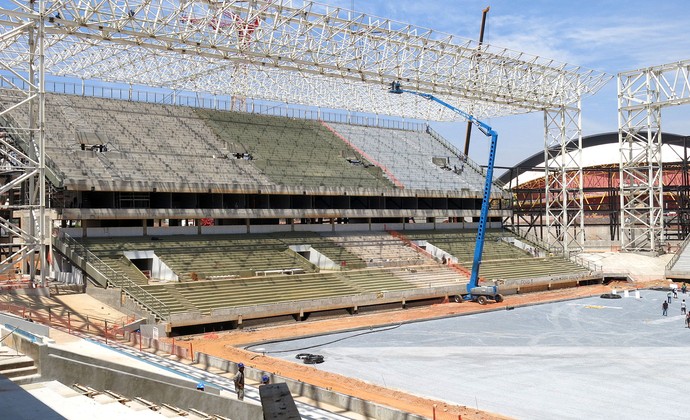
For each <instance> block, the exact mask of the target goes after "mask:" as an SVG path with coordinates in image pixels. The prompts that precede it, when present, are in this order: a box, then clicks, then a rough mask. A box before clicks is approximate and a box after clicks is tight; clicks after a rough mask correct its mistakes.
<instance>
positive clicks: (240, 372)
mask: <svg viewBox="0 0 690 420" xmlns="http://www.w3.org/2000/svg"><path fill="white" fill-rule="evenodd" d="M232 380H233V382H234V383H235V392H237V399H238V400H240V401H242V400H244V363H239V364H238V365H237V373H236V374H235V377H234V378H233V379H232Z"/></svg>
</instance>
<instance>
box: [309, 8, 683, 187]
mask: <svg viewBox="0 0 690 420" xmlns="http://www.w3.org/2000/svg"><path fill="white" fill-rule="evenodd" d="M320 2H321V3H325V4H329V5H334V6H341V7H344V8H348V9H350V8H352V5H353V4H354V10H356V11H359V12H364V13H366V14H368V15H375V16H382V17H386V18H389V19H393V20H397V21H401V22H406V23H410V24H413V25H415V26H418V27H423V28H430V29H434V30H436V31H440V32H445V33H448V34H453V35H457V36H460V37H463V38H470V39H477V38H478V37H479V27H480V23H481V17H482V10H483V9H484V8H486V6H490V7H491V10H490V11H489V14H488V18H487V24H486V31H485V34H484V42H485V43H489V44H492V45H496V46H500V47H505V48H509V49H512V50H516V51H523V52H526V53H530V54H534V55H538V56H541V57H545V58H550V59H554V60H557V61H560V62H565V63H568V64H572V65H577V66H582V67H585V68H588V69H594V70H598V71H603V72H606V73H608V74H611V75H613V76H615V75H617V74H618V73H619V72H622V71H628V70H635V69H640V68H644V67H649V66H656V65H660V64H666V63H672V62H675V61H680V60H687V59H690V36H688V27H689V26H690V1H687V0H656V1H649V0H647V1H641V0H625V1H623V0H596V1H595V0H579V1H574V0H552V1H550V0H530V1H525V0H492V1H489V0H454V1H453V0H432V1H420V0H416V1H413V0H395V1H389V0H378V1H362V0H354V1H352V0H325V1H324V0H322V1H320ZM616 97H617V92H616V79H615V78H614V79H613V80H611V82H609V83H608V85H606V86H605V87H604V88H603V89H602V90H600V91H599V92H598V93H597V94H596V95H594V96H590V97H585V98H584V99H583V103H582V129H583V135H585V136H586V135H591V134H598V133H603V132H611V131H617V130H618V123H617V121H618V113H617V106H618V105H617V99H616ZM486 122H487V123H488V124H490V125H492V126H493V127H494V128H495V129H496V130H497V131H498V133H499V144H498V151H497V157H496V164H497V165H499V166H512V165H515V164H517V163H519V162H520V161H521V160H523V159H525V158H527V157H529V156H531V155H532V154H534V153H535V152H538V151H540V150H543V147H544V138H543V130H544V129H543V114H542V113H532V114H527V115H521V116H510V117H503V118H495V119H492V120H489V121H486ZM432 126H433V127H434V128H436V129H437V130H438V131H439V132H440V133H442V134H443V135H444V136H445V137H446V138H448V139H449V140H450V141H452V142H453V143H454V144H455V145H456V146H458V147H459V148H460V149H461V150H462V148H464V142H465V124H464V123H452V124H450V123H449V124H437V123H434V124H432ZM662 128H663V130H664V131H666V132H672V133H677V134H686V135H690V105H685V106H679V107H673V108H667V109H664V110H663V112H662ZM487 156H488V144H487V142H486V141H485V140H484V137H483V136H482V135H481V134H480V133H478V132H476V131H475V132H473V134H472V147H471V149H470V157H471V158H472V159H474V160H476V161H477V162H478V163H480V164H485V163H486V161H487ZM498 173H499V174H500V173H502V171H498Z"/></svg>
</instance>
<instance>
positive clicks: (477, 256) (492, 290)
mask: <svg viewBox="0 0 690 420" xmlns="http://www.w3.org/2000/svg"><path fill="white" fill-rule="evenodd" d="M389 92H390V93H395V94H401V93H411V94H413V95H417V96H421V97H422V98H424V99H427V100H430V101H434V102H436V103H438V104H440V105H443V106H444V107H446V108H448V109H450V110H452V111H453V112H456V113H458V114H460V115H461V116H462V117H463V118H465V119H466V120H467V121H468V122H470V123H472V124H474V125H475V126H477V128H478V129H479V131H481V132H482V133H484V135H486V136H487V137H489V138H491V145H490V149H489V162H488V164H487V166H486V181H485V183H484V193H483V196H482V209H481V213H480V215H479V227H478V229H477V241H476V243H475V247H474V258H473V260H472V272H471V274H470V281H469V283H468V284H467V292H466V294H464V295H463V297H464V298H465V299H467V300H475V299H476V300H478V301H479V302H480V303H482V302H485V301H486V299H478V297H479V296H483V297H491V298H492V299H495V300H496V301H497V302H500V301H501V300H502V299H503V298H502V297H501V295H499V294H498V290H497V288H496V286H483V287H479V267H480V266H481V263H482V253H483V252H484V236H485V234H486V222H487V219H488V216H489V203H490V201H491V185H492V183H493V173H494V162H495V160H496V144H497V143H498V133H497V132H496V131H494V130H493V129H492V128H491V126H489V125H488V124H486V123H484V122H482V121H480V120H478V119H477V118H475V117H474V116H473V115H471V114H469V113H467V112H465V111H463V110H461V109H458V108H456V107H454V106H453V105H451V104H449V103H447V102H445V101H443V100H441V99H439V98H437V97H435V96H434V95H431V94H429V93H423V92H416V91H413V90H407V89H402V87H401V85H400V83H399V82H392V83H391V87H390V90H389Z"/></svg>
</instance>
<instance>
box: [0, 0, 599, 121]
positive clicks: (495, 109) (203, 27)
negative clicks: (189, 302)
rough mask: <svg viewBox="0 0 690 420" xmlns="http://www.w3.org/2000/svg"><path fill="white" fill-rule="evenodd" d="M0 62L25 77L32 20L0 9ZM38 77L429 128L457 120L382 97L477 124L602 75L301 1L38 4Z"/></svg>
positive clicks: (576, 92) (32, 15) (554, 98)
mask: <svg viewBox="0 0 690 420" xmlns="http://www.w3.org/2000/svg"><path fill="white" fill-rule="evenodd" d="M2 3H5V5H4V6H3V7H6V8H4V9H0V28H2V29H0V33H2V35H0V57H1V59H2V61H3V62H4V63H6V64H7V65H8V66H9V67H12V68H14V69H16V70H18V71H24V72H28V69H27V62H28V60H27V54H28V53H29V45H28V44H29V42H28V41H29V36H28V29H29V28H30V27H32V26H34V25H35V24H36V23H37V22H38V21H39V20H40V19H41V15H40V13H39V12H37V11H32V10H31V7H30V4H29V3H28V2H20V1H12V2H10V1H2V2H0V4H2ZM45 15H46V16H47V17H48V19H47V21H46V24H45V41H46V44H45V46H46V48H45V55H46V61H45V66H46V67H45V71H46V72H47V74H50V75H55V76H67V77H76V78H80V79H87V80H93V79H95V80H102V81H106V82H112V83H124V84H138V85H143V86H155V87H164V88H169V89H172V90H184V91H192V92H210V93H214V94H220V95H232V96H236V97H248V98H254V99H263V100H269V101H277V102H284V103H290V104H303V105H312V106H320V107H326V108H335V109H346V110H349V111H360V112H368V113H374V114H383V115H393V116H403V117H409V118H419V119H428V120H454V119H457V118H460V117H459V116H458V115H457V114H455V113H453V112H450V111H447V110H443V109H440V108H439V107H438V106H435V105H434V104H431V103H429V102H428V101H425V100H424V99H421V98H415V97H413V96H410V97H406V96H403V97H390V96H389V95H382V93H383V92H385V89H386V88H387V85H388V84H389V83H390V82H391V81H393V80H400V81H402V82H403V83H404V84H405V85H406V87H407V88H409V89H415V90H419V91H423V92H427V93H432V94H434V95H435V96H437V97H440V98H442V99H444V100H447V101H451V102H453V103H454V105H456V106H457V107H460V108H462V109H464V110H467V111H469V112H470V113H472V114H473V115H475V116H478V117H496V116H501V115H509V114H515V113H525V112H531V111H535V110H543V109H547V108H551V107H554V106H561V105H566V104H571V103H574V102H577V101H578V99H579V98H580V96H582V95H587V94H590V93H594V92H596V91H597V90H598V89H599V88H600V87H601V86H602V85H603V84H604V83H606V82H607V81H608V80H609V77H608V76H607V75H605V74H603V73H598V72H595V71H591V70H585V69H582V68H580V67H576V66H570V65H567V64H562V63H557V62H554V61H553V60H548V59H544V58H540V57H537V56H532V55H528V54H524V53H520V52H515V51H510V50H507V49H503V48H498V47H493V46H490V45H487V44H483V45H479V44H478V43H476V42H474V41H471V40H465V39H461V38H457V37H455V36H452V35H448V34H443V33H440V32H436V31H432V30H429V29H424V28H419V27H416V26H413V25H409V24H405V23H400V22H396V21H392V20H389V19H384V18H378V17H372V16H368V15H365V14H361V13H357V12H353V11H349V10H344V9H341V8H334V7H331V6H326V5H322V4H318V3H311V2H308V1H303V0H299V1H298V0H274V1H271V0H268V1H267V0H253V1H234V0H227V1H184V0H182V1H171V0H139V1H136V0H134V1H127V0H125V1H122V0H103V1H94V0H61V1H55V2H47V3H46V13H45Z"/></svg>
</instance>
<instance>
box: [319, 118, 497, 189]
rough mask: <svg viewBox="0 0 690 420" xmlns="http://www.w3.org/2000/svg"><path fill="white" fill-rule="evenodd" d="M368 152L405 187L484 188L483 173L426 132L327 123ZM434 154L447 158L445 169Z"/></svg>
mask: <svg viewBox="0 0 690 420" xmlns="http://www.w3.org/2000/svg"><path fill="white" fill-rule="evenodd" d="M328 125H329V126H330V127H331V128H333V129H334V130H335V131H337V132H338V133H339V134H340V135H342V136H343V137H344V138H346V139H347V140H348V141H349V142H350V143H352V144H353V146H355V147H356V148H357V149H358V150H360V151H361V152H363V153H364V154H365V155H368V156H372V157H373V158H374V159H376V161H377V162H378V163H379V164H380V165H382V166H383V167H385V168H387V169H388V171H389V172H391V173H392V174H393V175H394V176H395V178H397V179H398V180H399V181H400V182H401V183H402V184H403V185H404V186H405V188H411V189H423V190H448V191H454V190H455V191H457V190H462V189H469V190H476V191H481V190H482V189H483V187H484V177H483V175H482V174H480V173H478V172H476V171H475V170H474V169H473V168H472V167H471V166H470V165H467V164H466V163H465V162H463V161H462V160H461V159H460V158H458V156H457V155H456V154H455V153H454V152H453V151H451V150H449V149H448V148H447V147H446V146H444V145H443V144H441V143H440V142H438V141H437V140H436V139H434V138H433V137H431V136H430V135H429V134H427V133H420V132H416V131H405V130H391V129H385V128H377V127H363V126H355V125H348V124H337V123H328ZM433 158H442V159H441V160H447V163H445V166H446V169H443V168H442V167H441V166H439V165H437V164H435V163H434V161H433Z"/></svg>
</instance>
